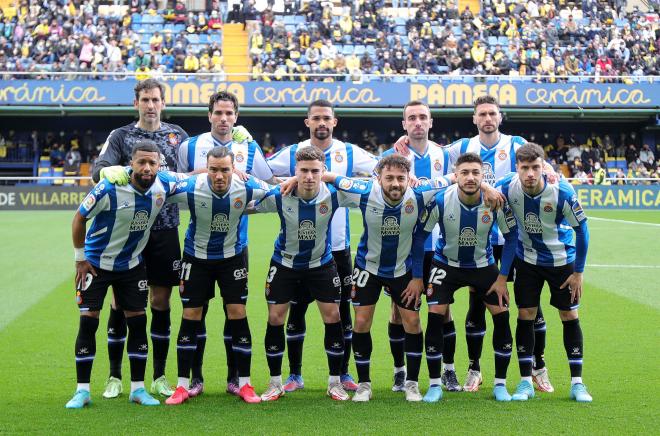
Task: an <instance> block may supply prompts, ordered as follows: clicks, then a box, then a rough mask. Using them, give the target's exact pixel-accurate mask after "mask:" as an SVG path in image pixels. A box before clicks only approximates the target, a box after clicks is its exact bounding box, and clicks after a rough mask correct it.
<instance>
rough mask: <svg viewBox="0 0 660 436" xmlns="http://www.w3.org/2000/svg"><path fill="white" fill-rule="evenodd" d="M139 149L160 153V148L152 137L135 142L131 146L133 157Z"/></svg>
mask: <svg viewBox="0 0 660 436" xmlns="http://www.w3.org/2000/svg"><path fill="white" fill-rule="evenodd" d="M138 151H146V152H147V153H158V154H159V155H160V149H159V148H158V146H157V145H156V143H155V142H154V141H152V140H151V139H142V140H140V141H137V142H136V143H135V144H133V148H131V157H135V155H136V154H137V152H138Z"/></svg>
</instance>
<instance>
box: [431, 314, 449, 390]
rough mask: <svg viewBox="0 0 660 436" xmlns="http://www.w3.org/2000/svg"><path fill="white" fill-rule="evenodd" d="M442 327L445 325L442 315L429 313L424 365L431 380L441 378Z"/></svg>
mask: <svg viewBox="0 0 660 436" xmlns="http://www.w3.org/2000/svg"><path fill="white" fill-rule="evenodd" d="M452 324H453V323H452ZM444 325H446V324H444V317H443V316H442V315H440V314H437V313H433V312H429V321H428V324H427V325H426V364H427V365H428V367H429V378H432V379H433V378H440V376H441V372H440V371H441V369H442V354H443V353H442V350H443V347H444V334H443V332H444Z"/></svg>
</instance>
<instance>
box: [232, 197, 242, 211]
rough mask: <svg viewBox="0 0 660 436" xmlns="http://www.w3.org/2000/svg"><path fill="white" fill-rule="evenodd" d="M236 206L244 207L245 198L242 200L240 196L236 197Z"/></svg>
mask: <svg viewBox="0 0 660 436" xmlns="http://www.w3.org/2000/svg"><path fill="white" fill-rule="evenodd" d="M234 207H235V208H236V209H240V208H242V207H243V200H241V199H240V198H236V199H235V200H234Z"/></svg>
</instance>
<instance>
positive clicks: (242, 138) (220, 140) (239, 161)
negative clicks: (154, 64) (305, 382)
mask: <svg viewBox="0 0 660 436" xmlns="http://www.w3.org/2000/svg"><path fill="white" fill-rule="evenodd" d="M238 109H239V107H238V99H237V98H236V96H235V95H234V94H231V93H229V92H224V91H221V92H216V93H215V94H213V95H211V97H210V98H209V113H208V117H209V123H211V131H210V132H206V133H202V134H201V135H198V136H193V137H191V138H188V139H187V140H186V141H184V142H183V143H182V144H181V146H180V147H179V152H178V156H179V160H178V163H179V170H180V171H182V172H186V173H197V172H200V171H206V165H207V156H208V153H209V152H210V151H211V150H212V149H213V148H214V147H217V146H220V147H226V148H229V149H230V150H231V151H232V153H233V156H234V159H233V161H234V162H233V166H234V168H237V169H238V170H240V171H242V172H243V173H248V174H251V175H253V176H255V177H256V178H258V179H261V180H265V181H267V182H270V183H277V182H279V179H277V178H276V177H273V172H272V171H271V170H270V168H269V167H268V164H267V163H266V159H265V158H264V155H263V153H262V151H261V148H260V147H259V145H258V144H257V143H256V142H255V141H253V140H252V138H251V137H250V136H249V134H247V131H246V130H245V129H244V128H234V125H235V124H236V120H237V119H238ZM247 226H248V219H247V217H246V216H245V217H243V218H242V219H241V222H240V227H239V231H240V234H241V236H240V238H239V240H240V241H241V245H242V247H241V250H242V252H244V253H245V256H246V268H247V231H248V227H247ZM223 310H224V311H225V324H224V330H223V336H224V343H225V351H226V354H227V392H229V393H231V394H234V395H238V391H239V383H238V368H237V366H236V358H237V357H238V356H235V355H234V353H233V352H232V348H233V345H232V340H233V339H232V333H231V328H230V322H229V317H228V316H227V313H226V312H227V309H226V307H225V306H223ZM207 311H208V305H207V304H204V305H203V311H202V318H201V327H200V330H199V334H198V337H197V351H196V352H195V357H194V361H193V365H192V380H191V385H190V390H189V394H190V396H191V397H194V396H197V395H199V394H201V393H202V392H203V391H204V377H203V375H202V363H203V360H204V349H205V347H206V313H207Z"/></svg>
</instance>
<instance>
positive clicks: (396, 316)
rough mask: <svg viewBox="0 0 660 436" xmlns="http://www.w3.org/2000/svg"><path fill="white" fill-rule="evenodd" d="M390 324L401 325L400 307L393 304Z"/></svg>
mask: <svg viewBox="0 0 660 436" xmlns="http://www.w3.org/2000/svg"><path fill="white" fill-rule="evenodd" d="M390 322H391V323H392V324H401V314H400V313H399V306H397V305H396V304H394V303H392V312H391V314H390Z"/></svg>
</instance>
